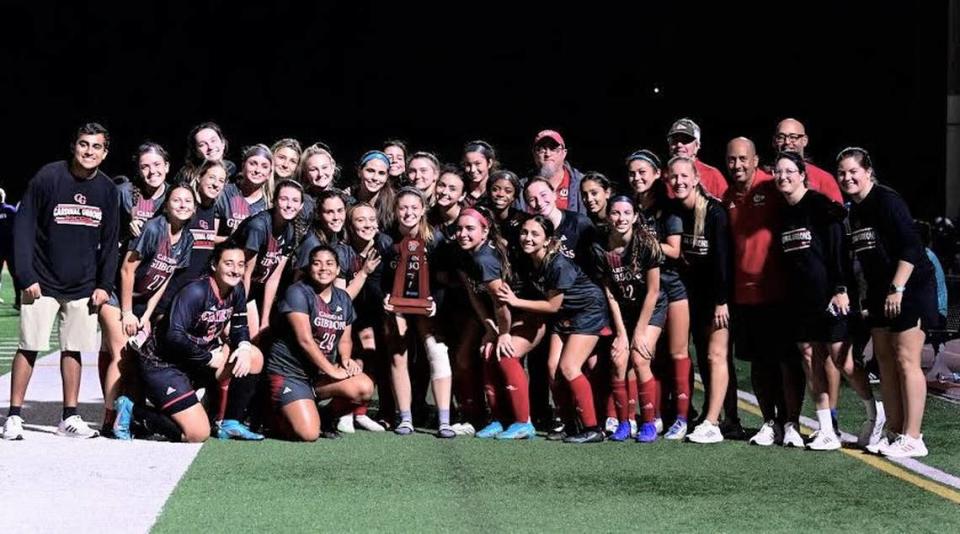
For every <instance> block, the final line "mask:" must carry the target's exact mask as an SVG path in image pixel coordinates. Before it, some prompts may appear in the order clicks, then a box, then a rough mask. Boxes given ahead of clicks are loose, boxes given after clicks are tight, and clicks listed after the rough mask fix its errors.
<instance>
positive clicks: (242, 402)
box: [223, 375, 260, 421]
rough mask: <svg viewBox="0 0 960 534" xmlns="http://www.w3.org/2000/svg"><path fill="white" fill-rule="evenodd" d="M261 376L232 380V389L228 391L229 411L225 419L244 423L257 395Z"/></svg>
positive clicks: (225, 414)
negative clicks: (249, 407)
mask: <svg viewBox="0 0 960 534" xmlns="http://www.w3.org/2000/svg"><path fill="white" fill-rule="evenodd" d="M259 379H260V375H247V376H245V377H242V378H237V377H233V378H231V379H230V389H228V390H227V409H226V410H224V412H223V418H224V419H235V420H237V421H242V420H243V416H244V415H245V414H246V413H247V406H249V405H250V400H251V399H253V396H254V395H255V394H256V393H257V381H258V380H259Z"/></svg>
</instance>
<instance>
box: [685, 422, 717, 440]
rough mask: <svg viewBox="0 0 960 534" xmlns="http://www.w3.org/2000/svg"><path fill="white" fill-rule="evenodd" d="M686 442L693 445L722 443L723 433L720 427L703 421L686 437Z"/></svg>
mask: <svg viewBox="0 0 960 534" xmlns="http://www.w3.org/2000/svg"><path fill="white" fill-rule="evenodd" d="M687 441H690V442H693V443H720V442H721V441H723V432H721V431H720V427H719V426H718V425H715V424H713V423H711V422H710V421H707V420H704V421H703V422H702V423H700V424H699V425H697V427H696V428H694V429H693V432H691V433H690V434H688V435H687Z"/></svg>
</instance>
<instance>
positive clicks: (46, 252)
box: [3, 123, 118, 440]
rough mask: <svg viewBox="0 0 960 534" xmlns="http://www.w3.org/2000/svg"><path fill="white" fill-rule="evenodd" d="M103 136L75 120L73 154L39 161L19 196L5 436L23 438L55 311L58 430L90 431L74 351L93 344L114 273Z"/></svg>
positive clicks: (112, 199)
mask: <svg viewBox="0 0 960 534" xmlns="http://www.w3.org/2000/svg"><path fill="white" fill-rule="evenodd" d="M109 143H110V138H109V136H108V134H107V130H106V128H104V127H103V126H101V125H99V124H97V123H87V124H84V125H83V126H81V127H80V128H79V129H78V130H77V133H76V136H75V137H74V144H73V158H72V159H71V160H70V161H69V162H68V161H58V162H55V163H50V164H47V165H45V166H44V167H43V168H41V169H40V170H39V171H38V172H37V174H36V175H35V176H34V177H33V179H32V180H30V183H29V185H27V191H26V193H25V194H24V197H23V201H22V202H21V203H20V211H19V212H18V213H17V219H16V230H15V231H16V240H15V244H14V250H15V252H16V257H17V258H18V260H17V268H16V272H15V275H16V276H17V280H18V285H19V286H20V287H22V288H24V289H23V305H22V307H21V309H20V344H19V348H18V350H17V353H16V355H15V356H14V359H13V373H12V375H13V376H12V379H11V380H10V409H9V411H8V412H7V419H6V421H5V422H4V425H3V438H4V439H8V440H19V439H23V418H22V415H21V410H22V407H23V399H24V396H25V395H26V392H27V385H28V384H29V383H30V376H31V375H32V374H33V366H34V363H35V362H36V360H37V352H39V351H46V350H50V331H51V329H52V328H53V322H54V320H55V319H56V317H57V316H58V315H59V316H60V350H61V352H60V373H61V376H62V377H63V414H62V417H61V420H60V424H59V425H58V427H57V434H59V435H61V436H69V437H78V438H91V437H95V436H97V432H96V431H95V430H92V429H91V428H90V427H89V426H87V423H86V422H84V421H83V419H82V418H81V417H80V416H79V415H77V401H78V397H79V394H80V373H81V362H80V353H81V352H84V351H86V352H93V351H95V350H96V349H97V314H96V311H97V309H98V308H99V307H100V306H101V305H102V304H103V303H105V302H106V301H107V299H108V298H109V296H110V293H111V292H112V291H113V289H114V286H113V284H114V277H115V276H116V273H117V227H118V224H117V212H118V208H117V192H116V187H115V186H114V184H113V182H112V181H111V180H110V179H109V178H108V177H107V176H106V175H105V174H103V172H101V171H100V169H99V167H100V164H101V163H102V162H103V160H104V158H105V157H106V156H107V149H108V148H109Z"/></svg>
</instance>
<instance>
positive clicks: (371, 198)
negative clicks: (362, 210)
mask: <svg viewBox="0 0 960 534" xmlns="http://www.w3.org/2000/svg"><path fill="white" fill-rule="evenodd" d="M391 161H392V160H391V159H390V158H389V157H388V156H387V155H386V154H384V153H383V152H380V151H377V150H371V151H369V152H367V153H366V154H364V155H363V156H361V157H360V163H359V164H357V184H356V186H354V187H353V188H352V189H350V191H349V192H350V194H351V195H352V196H353V197H354V198H356V199H357V201H359V202H366V203H367V204H370V205H371V206H373V207H374V208H375V209H376V210H377V223H378V225H379V227H380V228H382V229H384V230H386V229H387V228H391V227H393V221H394V211H393V200H394V199H395V198H396V196H397V194H396V189H394V185H393V180H391V179H389V178H390V176H389V175H388V174H387V172H388V171H389V169H390V168H391V165H392V163H391ZM404 176H406V174H404Z"/></svg>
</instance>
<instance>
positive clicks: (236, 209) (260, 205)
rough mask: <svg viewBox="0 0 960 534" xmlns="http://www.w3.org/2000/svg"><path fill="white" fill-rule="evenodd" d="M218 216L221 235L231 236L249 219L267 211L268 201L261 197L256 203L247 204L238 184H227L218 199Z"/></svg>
mask: <svg viewBox="0 0 960 534" xmlns="http://www.w3.org/2000/svg"><path fill="white" fill-rule="evenodd" d="M216 204H217V215H218V217H219V219H220V235H230V234H232V233H233V232H235V231H236V230H237V228H238V227H239V226H240V223H242V222H243V221H244V219H246V218H248V217H252V216H253V215H256V214H258V213H261V212H263V211H266V210H267V201H266V199H264V198H263V197H260V199H259V200H257V201H256V202H254V203H252V204H251V203H249V202H247V199H246V198H244V196H243V193H241V192H240V188H239V187H237V184H232V183H231V184H227V186H226V187H224V188H223V192H222V193H220V196H218V197H217V202H216Z"/></svg>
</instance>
